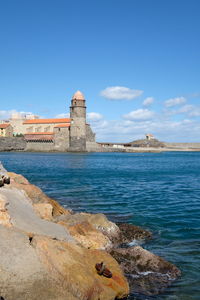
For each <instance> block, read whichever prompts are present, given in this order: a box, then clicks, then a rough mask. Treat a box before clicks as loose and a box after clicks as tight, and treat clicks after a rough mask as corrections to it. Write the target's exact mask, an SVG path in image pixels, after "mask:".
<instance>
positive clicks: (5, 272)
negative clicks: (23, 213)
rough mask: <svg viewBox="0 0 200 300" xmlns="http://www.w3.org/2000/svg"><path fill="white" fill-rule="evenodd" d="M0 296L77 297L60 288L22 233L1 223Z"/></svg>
mask: <svg viewBox="0 0 200 300" xmlns="http://www.w3.org/2000/svg"><path fill="white" fill-rule="evenodd" d="M0 257H1V260H0V269H1V272H0V296H2V297H3V298H4V299H5V300H16V299H19V300H20V299H21V300H39V299H41V300H43V299H44V300H45V299H48V300H66V299H69V300H78V298H77V297H74V296H73V295H72V294H71V293H70V292H69V291H68V290H67V289H66V290H65V292H63V291H62V288H61V286H60V285H58V284H57V281H56V280H57V278H53V276H51V273H50V272H49V269H48V268H47V267H46V266H45V264H44V263H43V262H42V261H40V259H39V257H38V255H37V252H36V250H35V248H34V247H32V245H31V244H30V241H29V238H28V236H27V235H26V234H25V233H22V232H19V231H18V230H16V229H14V228H10V229H8V228H6V227H4V226H1V225H0Z"/></svg>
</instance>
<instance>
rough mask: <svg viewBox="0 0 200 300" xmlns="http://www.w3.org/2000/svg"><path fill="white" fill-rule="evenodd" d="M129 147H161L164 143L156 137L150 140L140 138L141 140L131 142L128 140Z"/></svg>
mask: <svg viewBox="0 0 200 300" xmlns="http://www.w3.org/2000/svg"><path fill="white" fill-rule="evenodd" d="M129 144H131V147H143V148H145V147H153V148H163V147H165V143H163V142H160V141H159V140H157V139H152V140H147V139H142V140H136V141H133V142H130V143H129Z"/></svg>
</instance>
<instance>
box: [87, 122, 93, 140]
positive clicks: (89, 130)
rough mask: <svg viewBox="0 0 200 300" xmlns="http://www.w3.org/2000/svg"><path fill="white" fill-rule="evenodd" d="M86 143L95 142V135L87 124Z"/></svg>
mask: <svg viewBox="0 0 200 300" xmlns="http://www.w3.org/2000/svg"><path fill="white" fill-rule="evenodd" d="M86 141H87V142H95V133H94V132H93V131H92V129H91V127H90V125H89V124H86Z"/></svg>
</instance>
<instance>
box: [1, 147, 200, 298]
mask: <svg viewBox="0 0 200 300" xmlns="http://www.w3.org/2000/svg"><path fill="white" fill-rule="evenodd" d="M0 161H2V163H3V164H4V166H5V167H6V169H7V170H10V171H14V172H16V173H21V174H23V175H24V176H25V177H27V178H28V179H29V181H30V182H31V183H33V184H36V185H38V186H39V187H41V188H42V189H43V191H44V192H45V193H47V194H48V195H49V196H50V197H53V198H55V199H57V200H58V201H59V202H60V203H61V204H62V205H66V206H67V207H70V208H72V209H73V210H75V211H88V212H93V213H95V212H102V213H105V214H106V215H107V216H108V217H109V218H110V219H111V220H113V221H120V222H129V223H132V224H135V225H139V226H142V227H144V228H147V229H149V230H151V231H152V232H153V234H154V239H153V240H152V241H151V242H148V243H146V244H144V245H143V247H144V248H146V249H148V250H150V251H152V252H154V253H155V254H158V255H160V256H162V257H164V258H165V259H167V260H169V261H171V262H172V263H174V264H176V265H177V266H178V267H179V268H180V269H181V271H182V277H181V279H180V280H178V281H176V282H175V283H174V284H173V285H172V287H170V288H169V289H168V290H167V291H166V292H165V293H164V294H162V295H159V296H156V297H141V296H135V295H132V297H131V299H138V300H139V299H156V300H158V299H159V300H161V299H170V300H190V299H195V300H199V299H200V153H199V152H179V153H177V152H176V153H175V152H170V153H159V154H155V153H137V154H136V153H95V154H55V153H53V154H52V153H0Z"/></svg>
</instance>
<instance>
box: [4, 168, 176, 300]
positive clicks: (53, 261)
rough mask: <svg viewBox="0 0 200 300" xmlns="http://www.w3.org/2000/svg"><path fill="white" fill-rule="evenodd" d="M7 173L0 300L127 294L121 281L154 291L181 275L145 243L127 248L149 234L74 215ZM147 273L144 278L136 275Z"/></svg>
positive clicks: (101, 298) (85, 299)
mask: <svg viewBox="0 0 200 300" xmlns="http://www.w3.org/2000/svg"><path fill="white" fill-rule="evenodd" d="M4 172H6V171H5V170H4ZM6 175H7V177H10V184H4V186H2V187H1V188H0V255H1V260H0V269H1V272H0V296H1V297H2V299H5V300H16V299H20V300H26V299H27V300H36V299H37V300H38V299H48V300H66V299H67V300H112V299H113V300H114V299H115V300H116V299H126V297H127V296H128V294H129V285H128V281H127V278H128V280H129V282H130V287H131V290H132V291H133V292H134V293H135V292H136V293H137V292H139V293H143V294H156V293H159V292H160V291H162V290H163V288H165V287H166V286H167V285H168V284H169V283H170V282H171V280H172V279H175V278H177V276H179V275H180V271H179V270H178V269H177V268H176V267H175V266H174V265H172V264H170V263H168V262H166V261H164V260H163V259H161V258H160V257H158V256H155V255H153V254H152V253H150V252H148V251H146V250H144V249H143V248H141V247H139V246H137V247H134V246H133V247H127V245H128V244H127V243H130V242H132V241H133V240H134V239H144V238H151V234H150V233H149V232H148V231H145V230H143V229H141V228H139V227H136V226H132V225H128V224H124V225H123V224H119V225H116V224H114V223H112V222H110V221H109V220H108V219H107V218H106V217H105V216H104V215H102V214H96V215H92V214H86V213H76V214H74V213H73V212H72V211H70V210H66V209H64V208H63V207H62V206H60V205H59V204H58V203H57V202H56V201H55V200H53V199H51V198H49V197H48V196H46V195H45V194H44V193H43V192H42V191H41V190H40V189H39V188H38V187H36V186H34V185H32V184H30V183H29V182H28V181H27V180H26V179H25V178H24V177H23V176H21V175H17V174H15V173H6ZM145 272H146V273H148V280H147V276H146V275H145V279H142V281H141V280H139V277H140V276H142V274H144V273H145ZM124 273H125V275H124ZM159 274H160V275H159ZM154 275H155V276H154ZM165 277H166V278H165ZM159 278H160V280H158V279H159ZM163 278H165V279H164V280H163Z"/></svg>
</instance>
